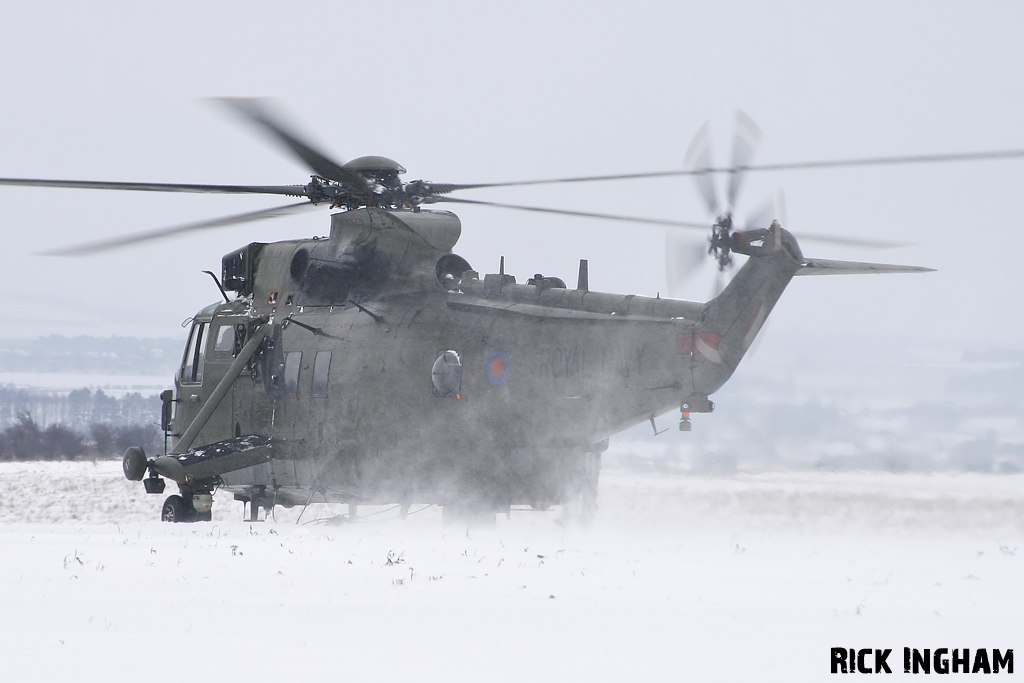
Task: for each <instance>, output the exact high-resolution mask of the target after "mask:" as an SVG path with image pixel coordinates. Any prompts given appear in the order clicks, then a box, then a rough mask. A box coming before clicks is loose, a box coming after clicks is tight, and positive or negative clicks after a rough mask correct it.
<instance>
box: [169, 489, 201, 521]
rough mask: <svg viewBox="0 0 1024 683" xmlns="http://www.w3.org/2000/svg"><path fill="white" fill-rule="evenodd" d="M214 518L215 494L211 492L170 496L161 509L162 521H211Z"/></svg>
mask: <svg viewBox="0 0 1024 683" xmlns="http://www.w3.org/2000/svg"><path fill="white" fill-rule="evenodd" d="M212 519H213V496H212V495H211V494H209V493H193V494H191V495H189V496H187V497H186V496H179V495H173V496H168V497H167V500H165V501H164V507H163V509H162V510H161V511H160V521H162V522H173V523H178V522H209V521H211V520H212Z"/></svg>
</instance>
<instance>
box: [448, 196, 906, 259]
mask: <svg viewBox="0 0 1024 683" xmlns="http://www.w3.org/2000/svg"><path fill="white" fill-rule="evenodd" d="M429 203H431V204H434V203H452V204H475V205H479V206H496V207H498V208H501V209H515V210H517V211H533V212H535V213H554V214H558V215H561V216H580V217H582V218H602V219H606V220H611V221H623V222H625V223H645V224H648V225H664V226H668V227H670V228H686V229H693V230H707V229H708V224H707V223H698V222H695V221H673V220H669V219H665V218H642V217H639V216H623V215H621V214H613V213H595V212H592V211H568V210H566V209H549V208H547V207H541V206H524V205H522V204H500V203H498V202H484V201H478V200H475V199H458V198H456V197H432V198H431V199H430V202H429ZM761 227H764V226H761ZM796 237H797V239H799V240H800V241H802V242H824V243H828V244H842V245H846V246H851V247H862V248H867V249H892V248H895V247H906V246H909V243H907V242H890V241H887V240H876V239H866V238H861V237H836V236H833V235H820V234H814V233H805V232H801V233H799V234H796Z"/></svg>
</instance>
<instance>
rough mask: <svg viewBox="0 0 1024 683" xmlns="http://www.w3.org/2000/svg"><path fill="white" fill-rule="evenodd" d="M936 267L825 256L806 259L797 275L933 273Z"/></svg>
mask: <svg viewBox="0 0 1024 683" xmlns="http://www.w3.org/2000/svg"><path fill="white" fill-rule="evenodd" d="M934 271H935V269H934V268H924V267H922V266H894V265H889V264H886V263H859V262H857V261H830V260H828V259H823V258H809V259H804V262H803V263H802V264H800V268H798V269H797V271H796V273H795V275H871V274H874V275H881V274H882V273H931V272H934Z"/></svg>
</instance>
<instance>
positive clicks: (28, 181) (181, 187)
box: [0, 178, 306, 197]
mask: <svg viewBox="0 0 1024 683" xmlns="http://www.w3.org/2000/svg"><path fill="white" fill-rule="evenodd" d="M0 185H20V186H23V187H63V188H70V189H81V190H135V191H141V192H198V193H207V194H280V195H285V196H288V197H305V196H306V187H305V185H194V184H187V183H125V182H116V181H114V182H107V181H102V180H99V181H97V180H45V179H35V178H0Z"/></svg>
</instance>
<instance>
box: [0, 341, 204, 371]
mask: <svg viewBox="0 0 1024 683" xmlns="http://www.w3.org/2000/svg"><path fill="white" fill-rule="evenodd" d="M183 337H184V335H183ZM183 349H184V341H183V339H176V338H173V337H153V338H140V337H86V336H80V337H63V336H59V335H51V336H48V337H40V338H38V339H0V372H53V373H84V374H107V375H154V376H156V375H166V376H167V377H171V376H173V375H174V371H175V369H176V367H177V365H178V362H179V361H180V360H181V354H182V350H183Z"/></svg>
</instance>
